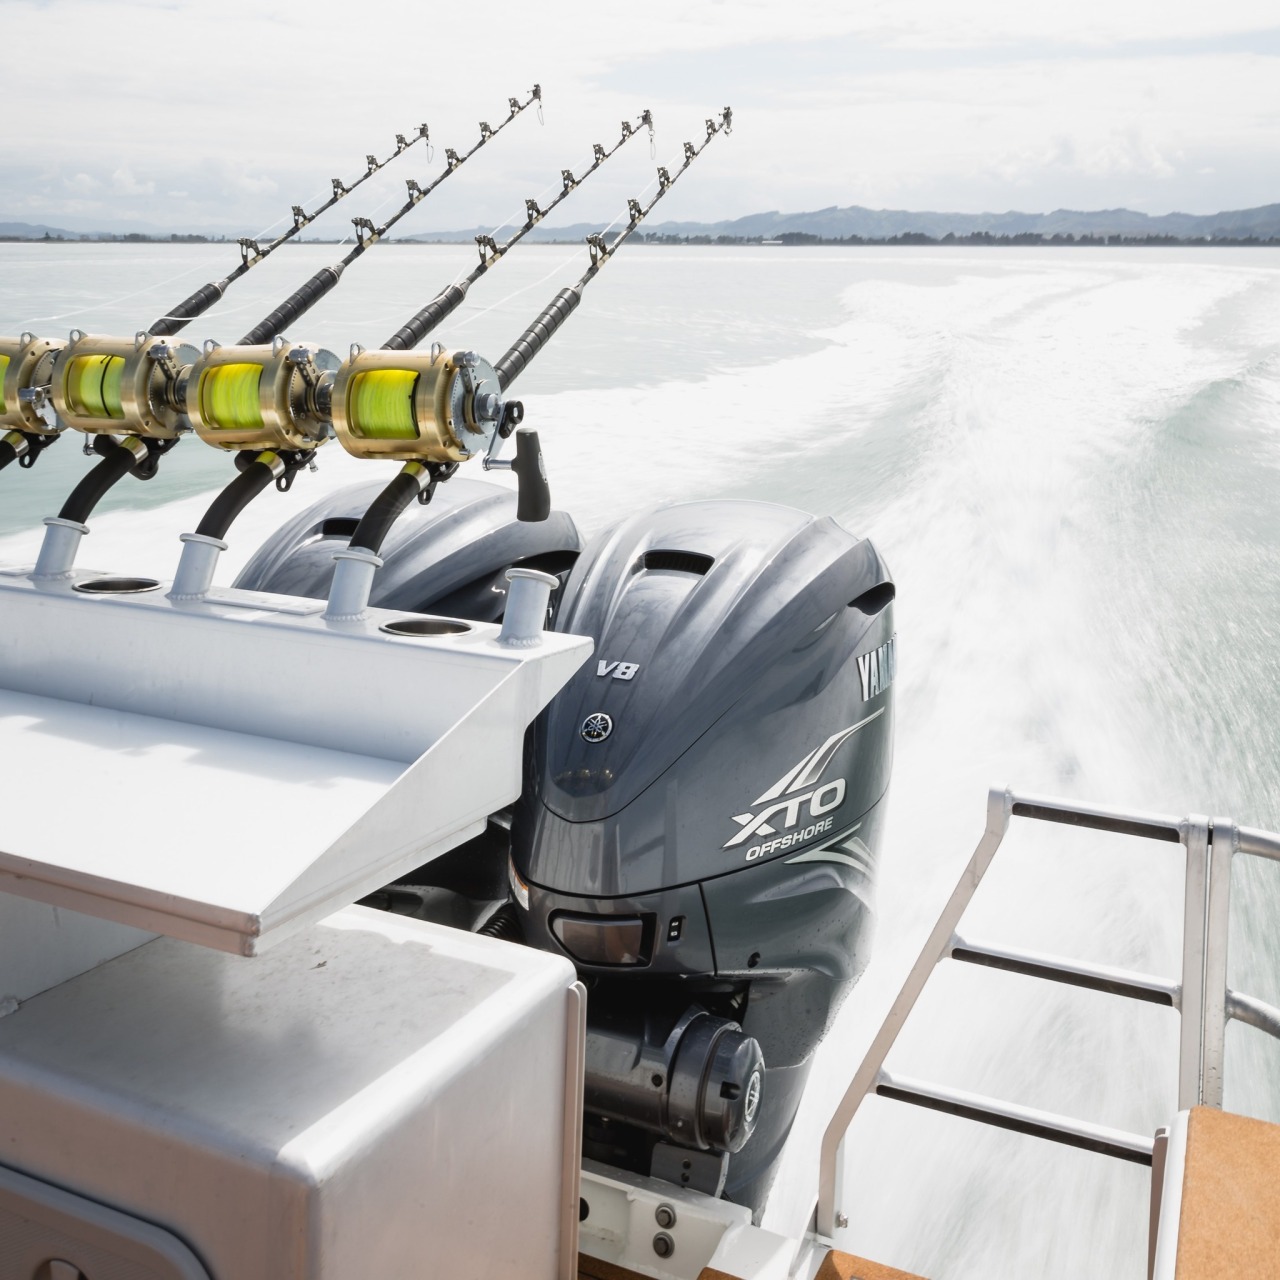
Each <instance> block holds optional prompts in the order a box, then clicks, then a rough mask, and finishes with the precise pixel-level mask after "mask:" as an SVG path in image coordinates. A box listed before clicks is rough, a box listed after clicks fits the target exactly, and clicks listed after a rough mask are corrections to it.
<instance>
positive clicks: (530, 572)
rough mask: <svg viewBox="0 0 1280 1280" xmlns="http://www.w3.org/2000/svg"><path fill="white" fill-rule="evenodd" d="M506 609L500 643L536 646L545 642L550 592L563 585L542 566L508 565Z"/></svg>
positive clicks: (517, 647) (499, 637)
mask: <svg viewBox="0 0 1280 1280" xmlns="http://www.w3.org/2000/svg"><path fill="white" fill-rule="evenodd" d="M507 581H508V582H509V583H510V584H511V585H510V586H509V587H508V588H507V609H506V612H505V613H504V614H503V617H502V631H501V633H500V634H499V635H498V643H499V644H501V645H506V646H507V648H509V649H534V648H537V646H538V645H540V644H541V643H542V630H543V627H544V626H545V625H546V621H547V605H548V603H549V602H550V600H551V592H552V591H553V590H554V588H556V587H558V586H559V585H560V580H559V579H558V578H556V577H555V576H554V575H553V574H550V573H543V572H542V570H541V569H508V570H507Z"/></svg>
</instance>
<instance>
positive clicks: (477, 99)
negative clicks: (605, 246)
mask: <svg viewBox="0 0 1280 1280" xmlns="http://www.w3.org/2000/svg"><path fill="white" fill-rule="evenodd" d="M0 22H2V23H3V30H4V33H5V34H4V40H5V46H6V49H7V50H8V51H9V54H10V56H9V57H8V58H7V59H6V68H5V75H4V77H3V81H2V82H0V83H2V88H0V95H2V97H0V101H3V103H4V107H5V119H6V128H5V129H4V130H3V132H2V133H0V159H2V160H3V163H4V172H5V175H6V179H5V182H4V183H3V186H2V187H0V221H25V222H34V223H45V224H49V225H53V226H59V227H66V228H68V229H71V230H77V231H89V230H99V229H101V230H133V229H136V230H163V231H166V232H167V231H175V230H176V231H206V232H219V233H226V234H232V235H246V234H249V235H253V234H260V233H266V232H267V231H268V230H269V229H270V228H271V227H272V225H273V224H274V225H276V226H277V228H278V227H279V225H280V220H281V219H282V218H283V219H285V221H286V222H287V215H288V211H289V208H290V206H291V205H293V204H295V203H301V204H303V205H304V206H305V207H306V208H308V209H312V208H314V207H315V206H316V205H318V204H319V203H320V202H321V201H323V200H324V198H325V197H326V196H327V195H328V192H329V179H330V178H331V177H342V178H344V179H345V180H348V181H350V180H352V179H354V178H355V177H356V176H358V175H359V174H360V173H362V172H363V171H364V168H365V163H364V157H365V155H366V153H368V152H370V151H372V152H374V153H375V154H376V155H377V156H378V157H379V159H384V158H386V157H387V156H388V155H389V154H390V152H391V151H392V150H393V148H394V138H395V134H396V133H397V132H409V133H411V132H412V131H413V130H415V129H416V126H417V125H418V124H419V123H420V122H423V121H425V122H426V123H427V124H428V125H429V126H430V131H431V139H432V141H433V142H434V143H436V144H437V149H436V151H435V153H434V157H433V158H432V159H431V160H430V161H429V160H428V156H427V153H426V151H425V149H423V148H422V147H421V146H418V147H415V148H414V149H413V150H412V151H410V152H408V153H406V155H405V156H403V157H401V158H400V159H399V160H398V161H397V162H396V163H395V164H394V165H391V166H388V168H387V169H386V170H385V172H383V173H380V174H379V175H378V176H377V178H375V179H373V180H371V181H370V182H369V183H368V184H366V186H365V187H363V188H361V190H360V192H359V193H358V194H357V195H353V196H352V197H350V198H349V199H348V200H346V201H344V202H343V203H342V204H340V205H339V206H338V207H337V208H336V209H334V210H333V211H332V212H331V213H329V214H327V215H325V219H324V221H323V222H317V224H316V225H315V228H314V232H315V234H319V235H325V236H333V237H335V238H336V237H339V236H342V235H344V234H345V233H346V232H347V231H348V230H349V222H348V219H349V218H350V217H352V216H355V215H357V214H361V215H364V216H371V217H373V218H374V220H375V221H378V222H381V221H383V220H385V218H386V216H387V215H388V214H390V213H391V212H393V211H394V210H395V209H396V208H397V207H398V206H399V205H400V204H401V203H402V202H403V200H404V198H405V188H404V186H403V182H404V180H405V179H406V178H414V179H416V180H417V181H419V182H421V183H423V184H424V185H425V182H426V181H427V180H429V179H430V178H432V177H434V176H435V175H436V174H437V173H438V172H439V171H440V169H441V167H442V165H443V148H444V147H445V146H452V147H453V148H455V150H458V151H464V150H466V149H467V148H469V147H470V146H471V145H472V144H473V143H474V142H475V141H476V139H477V138H478V137H479V130H478V127H477V122H478V121H479V120H481V119H484V120H487V121H488V122H489V123H490V124H492V125H496V124H497V123H499V121H500V120H501V119H502V118H504V117H505V116H506V114H507V106H506V103H507V99H508V98H510V97H512V96H517V97H519V98H520V99H521V100H522V101H523V100H524V99H525V98H526V97H527V96H528V91H529V89H530V87H531V86H532V85H533V84H534V83H535V82H538V83H540V84H541V85H542V87H543V92H544V98H545V102H544V109H543V113H542V122H541V123H540V122H539V120H538V119H537V117H536V115H535V113H534V112H533V111H529V112H527V113H525V114H524V115H523V116H521V117H520V118H519V119H517V120H516V121H514V122H513V123H512V125H511V127H510V128H509V129H508V130H506V131H505V132H504V133H503V134H502V135H501V136H500V137H499V138H497V139H496V140H495V141H494V142H492V143H491V144H489V145H488V146H487V147H486V148H485V149H484V150H482V151H481V152H479V153H478V154H477V155H476V156H475V158H474V159H473V160H471V161H469V162H468V164H467V165H466V166H465V167H464V169H463V170H461V171H460V172H459V173H457V174H456V175H453V176H451V178H450V179H449V181H448V182H446V183H445V184H443V185H442V186H441V187H440V189H439V190H438V191H437V192H436V193H435V194H433V195H432V196H431V198H430V200H429V202H427V203H425V204H423V205H422V206H421V207H419V208H417V209H415V210H414V211H413V212H412V213H411V214H410V215H408V216H407V217H406V218H405V219H404V221H403V222H402V223H401V224H400V228H399V229H400V231H401V232H402V233H403V234H409V235H412V234H414V233H415V232H421V231H427V230H441V229H455V228H469V227H475V226H496V225H497V224H499V223H501V222H503V221H504V220H506V219H511V218H521V217H522V216H523V208H524V197H526V196H533V197H535V198H542V200H543V202H545V199H549V198H550V196H551V195H553V194H554V193H555V192H556V191H557V190H558V189H559V186H560V178H559V175H560V170H561V169H563V168H569V169H573V170H577V171H580V170H581V169H582V168H584V167H585V166H586V165H587V164H588V163H590V159H591V144H592V143H593V142H603V143H605V144H611V143H612V142H613V141H614V140H616V138H617V136H618V133H619V122H620V121H621V120H622V119H623V118H624V117H626V118H635V117H636V116H638V114H639V113H640V111H641V110H642V109H644V108H646V107H647V108H650V109H652V111H653V113H654V118H655V122H656V138H655V144H654V151H653V156H652V157H651V154H650V147H649V144H648V140H647V139H645V138H641V139H637V140H634V141H632V142H631V143H629V144H628V146H627V147H625V148H623V149H622V151H620V152H619V154H618V155H617V156H616V157H614V158H613V159H612V160H611V161H610V163H609V164H608V165H607V166H606V167H605V168H604V169H602V170H601V171H600V173H599V174H597V175H596V176H595V177H594V178H593V179H592V181H591V182H590V184H584V185H583V187H582V189H581V190H580V191H578V192H575V193H574V195H573V197H572V199H570V200H566V201H565V203H564V205H563V206H562V209H561V210H560V211H558V213H560V215H561V216H560V217H559V219H558V220H559V221H561V222H578V221H598V222H599V223H600V224H601V225H605V224H607V223H609V222H610V221H612V220H613V219H614V218H615V217H616V216H617V215H618V214H619V213H623V212H625V208H626V200H627V197H628V196H641V195H644V194H645V193H646V188H649V190H650V191H651V187H649V184H651V182H652V180H653V176H654V170H655V165H656V164H662V163H669V162H671V161H677V162H678V158H679V155H680V151H681V144H682V142H683V141H684V140H685V139H686V138H688V139H691V140H694V141H697V140H700V139H701V137H702V136H703V134H704V124H703V121H704V120H705V119H706V118H707V117H708V116H709V115H715V114H717V113H718V112H719V110H720V109H721V108H722V107H724V106H726V105H731V106H732V107H733V111H734V130H733V133H732V136H730V137H726V138H723V139H719V138H718V139H717V140H716V142H715V144H714V146H713V147H711V148H709V149H708V151H707V153H706V155H705V156H703V157H702V158H701V159H700V160H699V162H698V166H697V169H696V170H691V171H690V174H689V175H688V177H687V178H686V179H685V180H683V181H682V182H681V183H680V184H679V186H678V187H677V188H675V189H673V190H672V191H671V193H670V194H669V195H668V196H666V197H665V198H664V201H663V204H662V205H661V206H660V210H661V213H659V212H658V211H657V210H655V214H654V216H653V221H654V222H655V223H657V222H660V221H662V220H663V219H664V218H670V219H678V220H686V219H690V220H703V221H715V220H719V219H723V218H732V217H738V216H741V215H744V214H748V213H756V212H761V211H764V210H770V209H777V210H781V211H784V212H795V211H800V210H811V209H820V208H824V207H829V206H831V205H853V204H858V205H865V206H868V207H871V208H904V209H915V210H924V209H936V210H948V211H959V212H971V213H972V212H981V211H986V210H994V211H1003V210H1008V209H1020V210H1024V211H1030V212H1038V211H1046V210H1050V209H1055V208H1064V207H1065V208H1075V209H1098V208H1114V207H1119V206H1124V207H1128V208H1132V209H1138V210H1142V211H1145V212H1148V213H1165V212H1169V211H1172V210H1180V211H1184V212H1189V213H1212V212H1216V211H1218V210H1222V209H1239V208H1250V207H1254V206H1257V205H1262V204H1270V203H1275V202H1278V201H1280V147H1278V146H1277V141H1278V140H1280V10H1278V9H1277V7H1276V4H1275V0H1219V2H1218V3H1212V4H1210V3H1204V2H1203V0H1196V2H1195V3H1191V2H1189V0H1158V2H1155V0H1068V2H1067V3H1060V4H1052V5H1047V4H1029V3H1027V2H1026V0H1017V2H1016V3H1015V2H1014V0H970V3H967V4H957V3H955V2H954V0H893V2H889V0H865V2H862V3H859V2H858V0H844V2H843V3H838V4H836V3H828V2H825V0H822V2H819V0H767V2H766V0H648V2H647V3H645V4H643V5H635V6H625V5H618V6H612V7H608V8H606V6H604V5H601V4H598V3H597V4H593V5H586V4H580V3H578V4H571V3H565V2H563V0H524V2H523V3H513V2H512V0H495V2H494V3H490V4H486V5H483V6H481V5H471V6H468V5H464V4H427V3H422V2H421V0H360V2H358V3H353V2H352V0H341V3H339V2H337V0H311V2H310V3H308V4H301V3H298V2H297V0H292V2H291V3H288V4H284V3H278V2H276V0H254V2H253V3H249V0H217V2H216V3H212V4H210V3H187V2H185V0H0Z"/></svg>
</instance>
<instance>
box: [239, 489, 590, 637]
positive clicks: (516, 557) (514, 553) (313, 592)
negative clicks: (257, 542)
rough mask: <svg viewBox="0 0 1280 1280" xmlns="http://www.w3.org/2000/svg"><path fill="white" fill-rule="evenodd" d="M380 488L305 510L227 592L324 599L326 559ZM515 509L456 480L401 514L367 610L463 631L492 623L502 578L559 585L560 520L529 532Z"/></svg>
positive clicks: (328, 573) (570, 549) (570, 556)
mask: <svg viewBox="0 0 1280 1280" xmlns="http://www.w3.org/2000/svg"><path fill="white" fill-rule="evenodd" d="M381 488H382V485H381V484H380V483H379V482H377V481H374V482H373V483H371V484H356V485H349V486H348V487H346V488H344V489H340V490H338V491H337V492H336V493H333V494H330V495H329V496H328V497H326V498H322V499H321V500H320V501H319V502H316V503H313V504H312V505H311V506H310V507H308V508H307V509H306V510H305V511H303V512H301V513H299V514H298V515H297V516H295V517H294V519H292V520H291V521H289V522H288V523H287V524H285V525H283V526H281V528H280V529H278V530H277V531H276V532H275V533H274V534H273V535H272V536H271V537H270V538H269V539H268V540H267V541H266V542H265V543H264V544H263V545H262V546H261V547H260V548H259V549H258V550H257V552H256V553H255V554H254V556H253V558H252V559H251V560H250V561H249V563H248V564H247V565H246V566H245V567H244V569H243V570H241V572H240V576H239V577H238V578H237V579H236V581H235V585H236V586H237V587H243V588H245V589H246V590H250V591H274V592H279V593H280V594H282V595H294V596H309V597H311V598H313V599H317V600H323V599H325V598H326V597H327V596H328V594H329V588H330V586H331V585H332V582H333V569H334V559H333V553H334V551H335V550H337V549H340V548H342V547H345V546H346V545H347V543H348V542H349V541H350V539H351V535H352V533H353V532H354V531H355V528H356V525H357V524H359V523H360V517H361V515H362V514H363V513H364V512H365V510H366V509H367V508H368V506H369V503H370V502H371V500H372V499H373V498H374V497H375V496H376V495H377V493H378V491H379V490H380V489H381ZM516 507H517V497H516V494H515V493H513V492H512V491H511V490H510V489H507V488H504V487H503V486H501V485H496V484H491V483H489V482H488V481H485V480H472V479H469V478H466V477H461V476H459V477H455V478H454V479H453V480H452V481H450V483H449V484H447V485H443V486H441V488H440V489H439V490H438V492H437V493H436V494H435V497H434V501H432V503H431V505H430V506H425V507H421V506H420V507H416V508H414V509H412V510H411V511H409V512H406V514H405V515H404V516H402V517H401V519H400V520H399V521H398V522H397V524H396V525H395V527H394V528H393V530H392V532H391V534H390V535H389V537H388V538H387V542H386V546H385V548H384V550H383V553H382V554H383V558H384V560H385V561H386V563H385V565H384V567H383V570H382V572H381V573H380V574H379V575H378V577H377V579H376V580H375V583H374V587H373V592H372V594H371V596H370V599H369V603H370V604H371V605H373V606H374V607H375V608H378V609H406V610H411V611H413V612H416V613H437V614H443V615H445V616H447V617H451V618H465V619H467V620H468V621H471V622H499V621H501V619H502V615H503V612H504V610H505V608H506V603H507V596H506V592H507V580H506V571H507V570H508V569H509V568H511V567H512V566H513V565H521V566H524V567H526V568H533V569H542V570H544V571H545V572H547V573H554V574H557V575H560V576H562V577H563V576H564V575H566V574H567V573H568V570H569V569H570V567H571V566H572V565H573V562H574V560H575V559H576V558H577V555H578V552H579V550H580V549H581V547H582V540H581V537H580V536H579V534H578V530H577V526H576V525H575V524H574V522H573V520H572V519H571V518H570V517H569V516H568V515H567V514H566V513H565V512H563V511H552V512H551V513H550V514H549V515H548V517H547V518H546V519H545V520H540V521H537V522H533V523H530V522H525V521H521V520H519V519H517V516H516ZM553 600H554V597H553Z"/></svg>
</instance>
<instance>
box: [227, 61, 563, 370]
mask: <svg viewBox="0 0 1280 1280" xmlns="http://www.w3.org/2000/svg"><path fill="white" fill-rule="evenodd" d="M535 102H536V103H538V104H539V105H541V103H542V86H541V85H540V84H535V85H534V86H533V88H532V89H531V90H530V91H529V97H528V98H527V99H526V100H525V101H524V102H521V101H520V100H519V99H518V98H508V99H507V104H508V107H509V114H508V116H507V118H506V119H505V120H504V121H503V122H502V123H501V124H500V125H498V127H497V128H496V129H492V128H490V127H489V125H488V124H487V123H486V122H485V121H483V120H481V121H480V140H479V141H478V142H477V143H476V144H475V146H473V147H472V148H471V150H470V151H467V152H465V153H464V154H463V155H459V154H458V153H457V152H456V151H455V150H454V149H453V148H452V147H445V149H444V154H445V168H444V171H443V172H442V173H441V174H440V175H439V177H437V178H436V179H435V181H434V182H431V183H428V184H427V186H425V187H421V186H419V185H418V183H417V182H416V181H415V180H414V179H413V178H410V179H409V180H408V182H407V183H406V185H407V186H408V188H409V198H408V199H407V200H406V201H405V202H404V204H402V205H401V206H400V208H399V209H397V210H396V212H395V213H393V214H392V215H391V217H390V218H388V219H387V221H386V222H384V223H383V224H382V226H380V227H379V226H375V225H374V223H373V222H372V221H371V220H370V219H368V218H353V219H352V220H351V222H352V225H353V226H354V227H355V229H356V243H355V246H354V248H352V250H351V252H350V253H348V254H347V256H346V257H345V258H343V259H342V261H341V262H335V263H334V264H333V265H332V266H328V267H321V268H320V270H319V271H317V272H316V273H315V275H313V276H312V277H311V279H310V280H308V281H307V282H306V283H305V284H303V285H301V286H300V287H299V288H298V289H297V290H295V291H294V292H293V293H292V294H291V295H290V296H289V297H288V298H286V299H285V300H284V301H283V302H282V303H281V304H280V305H279V306H278V307H277V308H276V309H275V310H274V311H272V312H271V314H270V315H268V316H266V317H264V318H263V319H262V320H260V321H259V322H258V323H257V324H256V325H254V327H253V328H252V329H250V330H249V332H248V333H246V334H245V335H244V337H243V338H241V339H240V341H239V342H238V343H237V344H236V345H237V346H240V347H256V346H261V345H262V344H263V343H266V342H271V341H272V340H273V339H275V338H277V337H278V336H279V335H280V334H282V333H283V332H284V331H285V329H286V328H288V326H289V325H291V324H292V323H293V322H294V321H295V320H297V319H298V318H299V316H302V315H305V314H306V312H308V311H309V310H310V309H311V308H312V307H313V306H315V304H316V303H317V302H319V301H320V299H321V298H323V297H324V296H325V294H327V293H328V292H329V291H330V290H331V289H332V288H334V286H335V285H337V283H338V281H339V280H341V279H342V273H343V272H344V271H345V270H346V269H347V268H348V267H349V266H350V265H351V264H352V263H353V262H354V261H355V260H356V259H357V258H359V257H360V256H361V255H362V254H363V253H364V252H365V251H366V250H367V249H370V248H372V247H373V246H374V245H375V244H377V243H378V241H379V240H381V239H382V238H383V237H384V236H385V235H386V234H387V232H388V231H390V230H391V228H392V227H394V226H395V224H396V223H397V222H399V221H400V219H401V218H403V217H404V216H405V214H407V213H408V212H409V211H410V210H411V209H413V208H415V207H416V206H417V205H418V204H420V203H421V202H422V201H423V200H425V199H426V198H427V196H429V195H430V194H431V193H432V192H433V191H434V190H435V189H436V188H437V187H438V186H439V185H440V184H441V183H442V182H443V181H444V180H445V179H446V178H448V177H449V176H450V175H451V174H454V173H456V172H457V171H458V170H459V169H460V168H462V166H463V165H464V164H466V162H467V161H468V160H470V159H471V157H472V156H473V155H475V153H476V152H477V151H479V150H480V148H481V147H484V146H486V145H488V143H490V142H492V141H493V139H494V138H496V137H497V136H498V134H500V133H501V132H502V131H503V129H505V128H506V127H507V125H509V124H510V123H511V122H512V121H513V120H514V119H515V118H516V117H517V116H518V115H520V113H521V112H523V111H524V109H525V108H526V107H528V106H530V105H532V104H533V103H535Z"/></svg>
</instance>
